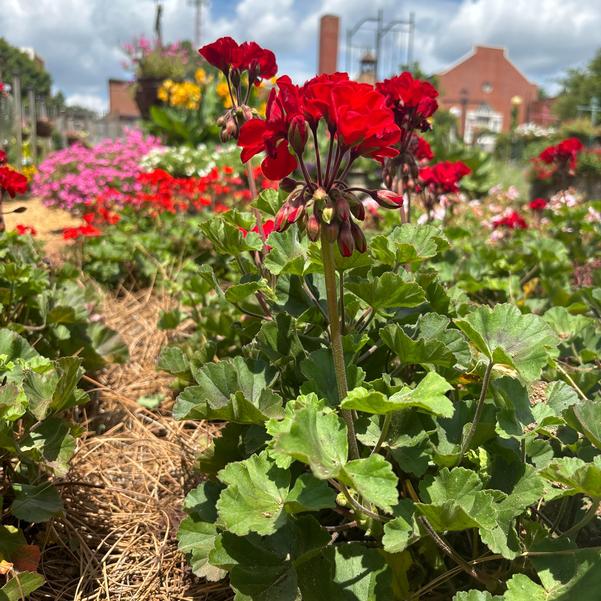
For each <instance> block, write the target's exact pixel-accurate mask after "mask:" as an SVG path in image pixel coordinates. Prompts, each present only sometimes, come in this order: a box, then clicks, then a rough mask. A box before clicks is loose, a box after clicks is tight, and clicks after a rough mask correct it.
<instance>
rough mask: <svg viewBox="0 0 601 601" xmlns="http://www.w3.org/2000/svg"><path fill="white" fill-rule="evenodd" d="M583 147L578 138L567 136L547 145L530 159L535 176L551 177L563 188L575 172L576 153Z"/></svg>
mask: <svg viewBox="0 0 601 601" xmlns="http://www.w3.org/2000/svg"><path fill="white" fill-rule="evenodd" d="M583 149H584V144H583V143H582V142H581V141H580V140H579V139H578V138H567V139H566V140H562V141H561V142H560V143H559V144H555V145H554V146H548V147H547V148H545V149H544V150H543V151H542V152H541V153H540V154H539V155H538V156H536V157H534V159H532V164H533V169H534V174H535V176H536V178H537V179H543V180H546V179H551V178H553V179H555V180H557V183H558V184H559V185H560V186H561V188H562V189H564V190H565V189H566V188H567V187H568V185H569V183H570V180H571V179H572V178H573V177H574V175H575V173H576V166H577V161H578V155H579V154H580V153H581V152H582V150H583Z"/></svg>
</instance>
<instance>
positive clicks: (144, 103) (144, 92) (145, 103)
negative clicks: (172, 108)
mask: <svg viewBox="0 0 601 601" xmlns="http://www.w3.org/2000/svg"><path fill="white" fill-rule="evenodd" d="M162 83H163V80H162V79H158V78H156V77H141V78H139V79H138V80H137V81H136V95H135V97H134V98H135V101H136V104H137V105H138V109H140V114H141V115H142V117H143V118H144V119H149V118H150V107H153V106H158V105H159V104H161V101H160V100H159V99H158V98H157V93H158V91H159V88H160V87H161V84H162Z"/></svg>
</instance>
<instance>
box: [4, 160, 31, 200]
mask: <svg viewBox="0 0 601 601" xmlns="http://www.w3.org/2000/svg"><path fill="white" fill-rule="evenodd" d="M0 158H1V157H0ZM4 160H6V155H4ZM0 164H1V163H0ZM2 192H7V193H8V195H9V196H10V197H11V198H14V197H15V196H16V195H17V194H25V192H27V178H26V177H25V176H24V175H22V174H21V173H19V172H18V171H15V170H14V169H11V168H10V167H8V166H6V165H2V166H0V194H1V193H2Z"/></svg>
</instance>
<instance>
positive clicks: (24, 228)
mask: <svg viewBox="0 0 601 601" xmlns="http://www.w3.org/2000/svg"><path fill="white" fill-rule="evenodd" d="M15 230H16V231H17V234H19V236H24V235H25V234H31V235H32V236H36V235H37V233H38V232H37V231H36V229H35V228H34V227H33V226H32V225H22V224H21V223H18V224H17V225H16V226H15Z"/></svg>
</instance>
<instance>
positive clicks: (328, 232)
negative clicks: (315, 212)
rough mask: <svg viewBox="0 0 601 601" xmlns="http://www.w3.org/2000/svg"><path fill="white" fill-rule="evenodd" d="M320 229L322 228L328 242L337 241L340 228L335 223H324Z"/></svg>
mask: <svg viewBox="0 0 601 601" xmlns="http://www.w3.org/2000/svg"><path fill="white" fill-rule="evenodd" d="M322 227H323V228H324V230H323V231H324V233H325V236H326V240H327V241H328V242H335V241H336V240H337V239H338V235H339V232H340V226H339V225H338V223H337V222H336V221H334V222H333V223H326V224H324V225H322Z"/></svg>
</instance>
